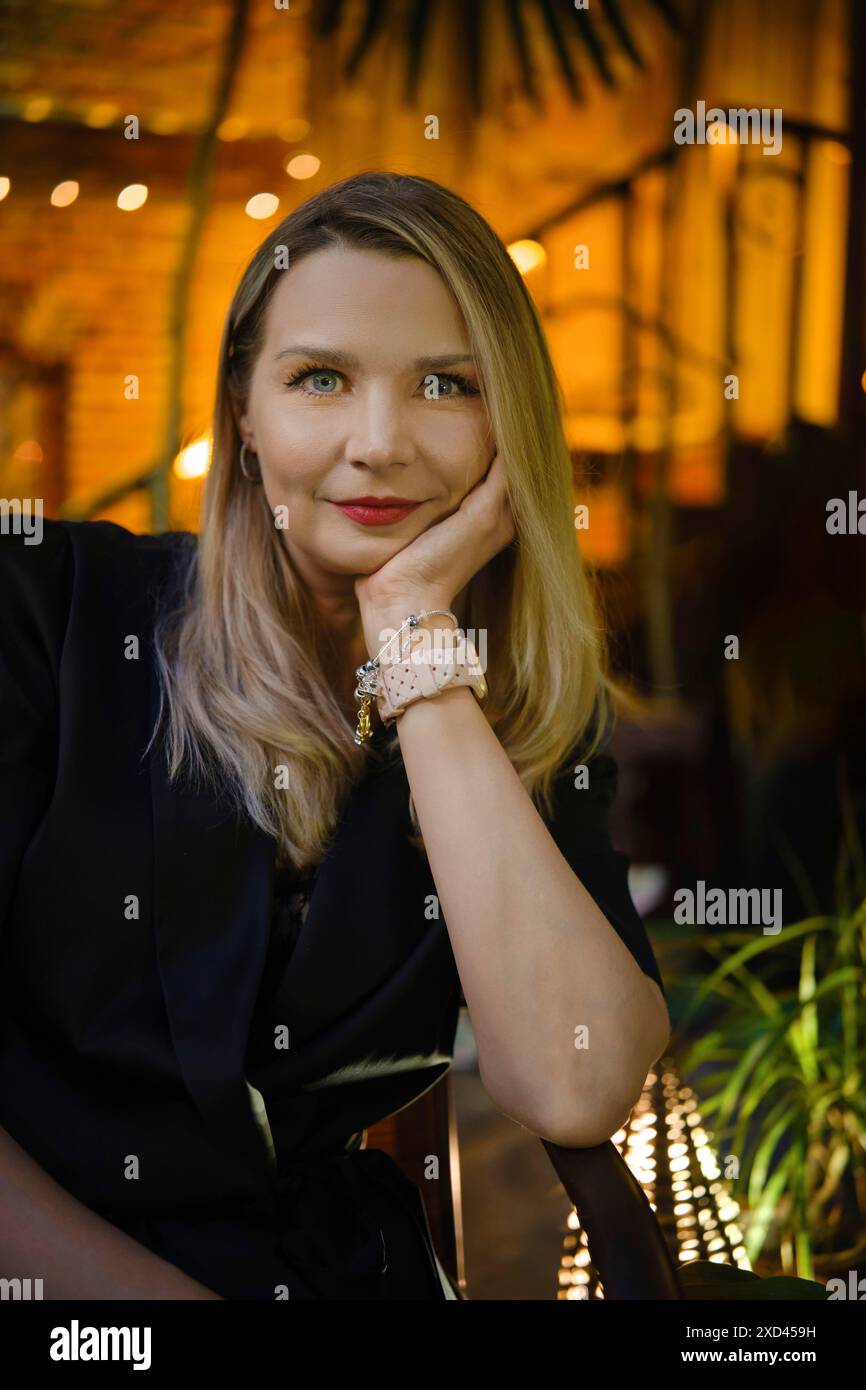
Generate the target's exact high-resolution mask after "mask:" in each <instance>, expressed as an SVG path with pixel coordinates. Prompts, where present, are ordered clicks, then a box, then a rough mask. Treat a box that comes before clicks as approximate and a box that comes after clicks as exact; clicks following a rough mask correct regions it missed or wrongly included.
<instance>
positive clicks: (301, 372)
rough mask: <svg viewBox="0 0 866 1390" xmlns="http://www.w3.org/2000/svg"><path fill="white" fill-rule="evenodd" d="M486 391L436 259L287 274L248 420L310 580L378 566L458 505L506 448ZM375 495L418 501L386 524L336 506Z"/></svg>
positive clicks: (317, 256) (270, 493) (361, 254)
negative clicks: (499, 441) (497, 443)
mask: <svg viewBox="0 0 866 1390" xmlns="http://www.w3.org/2000/svg"><path fill="white" fill-rule="evenodd" d="M478 386H479V377H478V371H477V369H476V366H475V364H474V362H473V360H472V358H471V356H470V347H469V339H468V336H467V333H466V329H465V326H464V324H463V320H462V316H461V314H460V311H459V309H458V307H457V305H456V303H455V301H454V300H453V298H452V296H451V293H450V291H449V290H448V289H447V288H446V286H445V284H444V282H443V281H442V279H441V278H440V276H439V275H438V274H437V272H436V271H435V270H434V269H433V268H432V266H430V265H428V264H427V263H426V262H424V261H421V260H418V259H416V258H414V257H413V258H409V257H403V258H395V257H390V256H386V255H382V254H381V253H379V252H371V251H355V250H345V249H336V248H329V249H328V250H325V251H317V252H314V253H312V254H310V255H308V256H306V257H305V258H304V259H303V260H302V261H300V262H299V263H298V265H297V266H295V267H294V268H293V269H292V270H291V271H287V272H285V273H284V275H283V276H282V279H281V280H280V282H279V284H278V286H277V288H276V290H275V291H274V294H273V297H272V299H271V302H270V305H269V308H268V314H267V323H266V335H265V342H264V347H263V349H262V351H261V353H260V354H259V357H258V359H257V361H256V364H255V368H254V371H253V375H252V381H251V385H250V392H249V398H248V400H247V402H246V411H245V413H244V414H243V415H242V416H241V417H240V421H239V423H240V428H241V434H242V437H243V439H244V441H245V442H246V443H247V444H248V445H249V447H250V449H252V450H253V451H254V452H255V453H256V454H257V455H258V460H259V466H260V468H261V473H262V483H263V486H264V490H265V494H266V496H267V500H268V504H269V506H270V507H271V508H272V509H274V508H276V507H279V506H281V505H284V506H285V507H286V508H287V515H288V524H287V527H286V529H285V530H283V531H281V535H282V538H283V540H284V543H285V545H286V546H287V548H288V550H289V552H290V554H291V555H292V558H293V560H294V562H295V564H296V567H297V568H298V571H299V573H300V574H301V576H302V577H303V578H305V579H307V580H308V582H310V583H311V584H312V585H313V586H314V587H318V586H319V585H322V584H324V587H326V588H327V587H329V585H328V579H329V578H330V577H336V576H357V575H366V574H371V573H372V572H373V571H374V570H377V569H379V568H380V567H381V566H382V565H384V564H385V563H386V562H387V561H388V560H390V559H391V558H392V557H393V556H394V555H396V554H397V553H398V551H400V550H402V549H403V548H404V546H407V545H408V544H409V543H410V542H411V541H413V540H414V539H415V538H416V537H417V536H419V535H420V534H421V533H422V532H423V531H426V530H427V528H428V527H430V526H432V525H433V524H434V523H435V522H437V521H439V520H441V519H442V518H443V517H445V516H448V515H449V514H450V513H451V512H453V511H455V510H456V509H457V507H458V506H459V505H460V502H461V501H462V499H463V497H464V496H465V495H466V493H467V492H468V491H469V490H470V489H471V488H472V487H473V486H474V485H475V484H476V483H477V482H478V481H479V480H480V479H481V478H482V477H483V476H484V474H485V473H486V471H487V468H488V466H489V464H490V462H491V460H492V458H493V455H494V453H495V447H494V441H493V439H492V436H491V433H490V425H489V421H488V417H487V412H486V410H485V408H484V406H483V404H482V401H481V397H480V396H479V395H478V394H476V393H477V392H478ZM437 387H438V396H437ZM253 466H254V461H253ZM248 486H251V484H248ZM363 497H374V498H388V497H399V498H409V499H411V500H412V501H413V502H416V503H417V504H418V505H417V506H416V507H415V508H414V509H413V510H411V511H409V512H408V514H407V513H405V512H403V513H396V514H395V516H394V518H391V517H389V516H388V515H387V514H385V517H384V520H385V524H381V525H379V524H370V522H371V516H370V514H369V513H357V514H356V515H354V516H353V515H351V514H348V513H346V512H345V511H343V510H341V508H340V507H339V506H336V505H335V503H338V502H348V501H351V500H353V499H357V498H363ZM372 519H373V520H376V519H377V518H376V517H375V515H374V516H373V518H372ZM338 587H339V585H338Z"/></svg>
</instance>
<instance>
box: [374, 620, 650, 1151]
mask: <svg viewBox="0 0 866 1390" xmlns="http://www.w3.org/2000/svg"><path fill="white" fill-rule="evenodd" d="M380 621H381V627H382V628H385V627H387V626H389V624H390V625H391V626H393V627H398V626H399V624H400V622H401V621H402V615H401V617H399V618H396V620H395V615H390V616H389V615H382V616H381V619H380ZM434 621H440V622H441V621H442V620H441V619H438V620H434V619H430V620H429V623H430V625H431V626H432V625H433V623H434ZM397 729H398V733H399V738H400V745H401V751H402V754H403V763H404V766H405V768H406V775H407V777H408V779H409V785H410V787H411V791H412V798H413V801H414V804H415V810H416V812H417V815H418V821H419V824H420V826H421V830H422V833H423V835H424V843H425V846H426V850H427V857H428V860H429V863H430V868H431V871H432V874H433V878H434V881H435V883H436V889H437V894H438V897H439V900H440V903H441V906H442V910H443V914H444V916H445V920H446V922H447V926H448V931H449V934H450V937H451V944H452V948H453V950H454V956H455V960H456V962H457V968H458V971H459V973H460V979H461V983H462V985H463V993H464V995H465V997H466V1002H467V1005H468V1008H469V1012H470V1015H471V1018H472V1026H473V1030H474V1032H475V1036H476V1039H477V1043H478V1054H479V1068H480V1071H481V1078H482V1081H483V1083H484V1087H485V1089H486V1091H487V1092H488V1094H489V1095H490V1097H491V1099H492V1100H493V1101H494V1103H495V1104H496V1105H497V1106H498V1107H499V1108H500V1109H501V1110H503V1111H504V1112H505V1113H506V1114H508V1115H510V1116H511V1117H512V1118H513V1119H516V1120H517V1121H518V1122H519V1123H521V1124H523V1125H525V1126H526V1127H527V1128H529V1129H531V1130H532V1131H533V1132H535V1133H538V1134H540V1135H541V1136H542V1137H543V1138H546V1139H550V1140H552V1141H553V1142H554V1143H557V1144H562V1145H564V1146H567V1147H590V1146H592V1145H594V1144H600V1143H602V1142H604V1140H605V1139H608V1138H610V1136H611V1135H612V1134H614V1133H615V1132H616V1130H617V1129H618V1128H619V1127H620V1126H621V1125H622V1124H623V1123H624V1122H625V1120H626V1119H627V1117H628V1115H629V1113H630V1111H631V1108H632V1106H633V1105H634V1103H635V1102H636V1100H637V1099H638V1097H639V1096H640V1093H641V1089H642V1087H643V1084H644V1082H645V1080H646V1076H647V1072H648V1071H649V1070H650V1067H651V1066H652V1064H653V1063H654V1062H655V1061H656V1060H657V1059H658V1057H659V1056H660V1054H661V1053H662V1051H663V1050H664V1048H665V1046H666V1043H667V1040H668V1037H669V1034H670V1024H669V1018H668V1012H667V1007H666V1005H665V1002H664V997H663V995H662V993H661V991H660V989H659V988H658V985H657V984H656V983H655V981H654V980H651V979H650V978H649V976H648V975H646V974H645V973H644V971H643V970H641V968H640V966H639V965H638V964H637V962H636V960H635V959H634V957H633V956H632V954H631V952H630V951H629V949H628V947H627V946H625V944H624V943H623V941H622V940H621V939H620V937H619V935H618V934H617V932H616V931H615V930H614V928H613V927H612V926H611V925H610V923H609V922H608V921H607V919H606V917H605V916H604V914H603V913H602V911H601V910H600V908H599V907H598V905H597V904H596V902H595V900H594V899H593V898H592V897H591V895H590V894H589V893H588V892H587V890H586V889H585V888H584V886H583V884H582V883H581V882H580V879H579V878H578V877H577V875H576V874H575V873H574V872H573V871H572V869H571V867H570V865H569V864H568V863H567V861H566V859H565V858H564V856H563V855H562V854H561V853H560V850H559V848H558V846H557V845H556V843H555V841H554V839H553V837H552V835H551V834H550V832H549V831H548V829H547V826H546V825H545V824H544V821H543V820H542V818H541V816H540V815H539V813H538V811H537V809H536V807H535V806H534V804H533V802H532V799H531V797H530V796H529V794H528V793H527V791H526V790H525V788H524V786H523V784H522V782H521V781H520V778H519V777H518V775H517V773H516V771H515V769H514V768H513V766H512V764H511V762H510V760H509V758H508V755H507V754H506V752H505V750H504V748H503V747H502V745H501V743H500V742H499V740H498V739H497V737H496V735H495V733H494V732H493V730H492V729H491V727H490V725H489V724H488V722H487V720H486V718H485V716H484V713H483V711H482V710H481V708H480V707H479V705H478V703H477V701H476V699H475V696H474V695H473V694H472V692H471V691H470V690H468V689H466V688H465V687H458V688H457V689H455V690H450V691H444V692H443V693H442V694H441V695H438V696H437V697H436V698H435V699H430V700H417V701H415V702H414V703H413V704H411V705H409V706H408V707H407V708H406V709H405V710H404V712H403V714H402V715H401V716H400V718H399V720H398V723H397ZM591 775H592V773H591V771H590V776H591ZM577 1030H580V1034H579V1035H578V1034H577ZM576 1036H579V1037H580V1039H581V1041H585V1043H586V1045H585V1046H582V1047H580V1048H578V1047H577V1046H576V1044H575V1039H576Z"/></svg>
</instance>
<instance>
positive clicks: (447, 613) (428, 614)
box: [355, 608, 458, 744]
mask: <svg viewBox="0 0 866 1390" xmlns="http://www.w3.org/2000/svg"><path fill="white" fill-rule="evenodd" d="M437 613H439V614H441V615H442V616H443V617H445V618H453V619H454V622H455V623H457V622H458V619H457V614H456V613H452V612H451V609H450V608H425V609H423V610H422V611H421V612H420V613H410V614H409V616H408V618H406V619H404V621H403V622H402V623H401V624H400V626H399V627H398V629H397V631H396V632H395V633H394V635H393V637H389V638H388V641H387V642H386V643H385V645H384V647H382V648H381V649H380V650H379V651H378V652H377V653H376V655H375V656H372V657H370V660H369V661H365V662H363V664H362V665H361V666H359V667H358V668H357V670H356V671H355V676H356V679H357V682H358V684H357V685H356V687H355V699H356V700H357V702H358V727H357V728H356V730H355V742H356V743H358V744H361V743H366V742H367V739H369V738H371V737H372V734H373V731H372V729H371V727H370V705H371V704H372V702H373V700H374V699H375V698H376V695H377V693H378V690H379V666H380V658H381V656H382V653H383V652H386V651H387V650H388V648H389V647H390V645H391V643H392V642H393V641H395V640H396V638H398V637H399V636H400V633H401V632H402V631H403V629H404V628H405V627H408V628H411V629H412V630H413V631H414V629H415V628H416V627H417V626H418V624H419V623H420V622H421V620H422V618H432V617H433V616H434V615H435V614H437Z"/></svg>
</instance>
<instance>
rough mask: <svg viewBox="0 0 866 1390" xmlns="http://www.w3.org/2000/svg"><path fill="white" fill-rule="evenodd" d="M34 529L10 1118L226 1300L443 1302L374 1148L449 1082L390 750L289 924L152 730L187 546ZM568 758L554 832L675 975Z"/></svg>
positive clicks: (12, 619)
mask: <svg viewBox="0 0 866 1390" xmlns="http://www.w3.org/2000/svg"><path fill="white" fill-rule="evenodd" d="M43 531H44V534H43V536H42V539H41V543H39V544H36V545H26V544H24V542H23V540H22V538H21V537H19V536H17V535H15V534H11V533H10V534H2V533H0V1125H2V1126H3V1127H4V1128H5V1129H6V1130H7V1131H8V1132H9V1133H10V1134H11V1135H12V1137H13V1138H14V1139H16V1140H17V1141H18V1142H19V1143H20V1144H21V1145H22V1147H23V1148H24V1149H25V1150H26V1151H27V1152H28V1153H29V1154H30V1155H31V1157H32V1158H33V1159H34V1161H35V1162H37V1163H38V1164H40V1165H41V1166H42V1167H43V1168H44V1169H45V1170H46V1171H47V1172H48V1173H49V1174H50V1175H51V1176H52V1177H54V1178H55V1180H56V1181H57V1182H59V1183H60V1185H61V1186H63V1187H65V1188H66V1189H67V1191H69V1192H71V1193H72V1194H73V1196H75V1197H77V1198H78V1200H79V1201H81V1202H83V1203H84V1204H85V1205H87V1206H89V1207H90V1208H91V1209H92V1210H94V1211H96V1212H99V1213H101V1214H102V1215H103V1216H104V1217H105V1218H106V1219H107V1220H109V1221H111V1222H113V1223H115V1224H116V1225H117V1226H118V1227H120V1228H121V1229H123V1230H126V1231H127V1232H128V1233H129V1234H130V1235H132V1236H133V1238H134V1239H137V1240H138V1241H140V1242H141V1243H142V1244H144V1245H146V1246H148V1247H149V1248H150V1249H151V1250H153V1251H154V1252H155V1253H156V1254H158V1255H159V1256H161V1257H162V1258H163V1259H166V1260H168V1261H169V1262H171V1263H173V1264H175V1265H176V1266H177V1267H178V1268H179V1269H182V1270H184V1271H185V1272H186V1273H188V1274H189V1275H190V1276H191V1277H193V1278H195V1279H198V1280H200V1281H201V1282H202V1283H204V1284H206V1285H207V1286H208V1287H209V1288H212V1289H214V1290H215V1291H216V1292H217V1293H219V1294H221V1295H222V1296H223V1297H224V1298H227V1299H243V1300H265V1301H269V1302H270V1301H273V1300H274V1299H276V1298H280V1297H286V1296H288V1297H290V1298H291V1300H292V1301H294V1300H296V1299H320V1298H349V1299H352V1298H362V1299H363V1298H373V1299H379V1298H384V1299H392V1298H396V1299H402V1298H422V1299H427V1298H433V1299H438V1298H443V1297H444V1294H443V1291H442V1287H441V1283H440V1282H439V1280H438V1276H437V1270H436V1266H435V1263H434V1260H433V1257H432V1245H431V1241H430V1236H429V1230H428V1228H427V1223H426V1217H425V1214H424V1208H423V1203H422V1199H421V1192H420V1190H419V1188H418V1187H416V1186H415V1184H414V1183H412V1182H410V1181H409V1180H408V1179H407V1178H406V1177H405V1176H404V1175H403V1174H402V1172H401V1171H400V1170H399V1168H398V1167H397V1165H396V1164H395V1163H394V1162H393V1161H392V1160H391V1159H390V1158H388V1157H387V1156H386V1155H385V1154H384V1153H382V1152H381V1151H380V1150H376V1149H361V1148H360V1147H359V1145H360V1141H361V1135H362V1133H363V1130H364V1129H369V1128H370V1127H371V1126H373V1125H375V1124H377V1123H378V1122H379V1121H381V1120H384V1119H386V1118H387V1117H388V1116H390V1115H393V1114H395V1113H397V1112H398V1111H400V1110H402V1109H403V1108H404V1107H405V1106H407V1105H409V1104H410V1103H411V1102H412V1101H414V1100H415V1099H417V1098H418V1097H419V1096H421V1095H422V1094H424V1092H425V1091H427V1090H428V1089H429V1088H430V1087H432V1086H433V1085H435V1084H436V1083H437V1082H438V1081H440V1080H441V1078H442V1077H443V1076H444V1075H445V1074H446V1073H447V1071H448V1068H449V1067H450V1065H451V1062H452V1058H453V1044H454V1036H455V1030H456V1027H457V1021H458V1017H459V1010H460V1005H461V1002H462V998H461V994H462V992H461V985H460V979H459V974H458V971H457V964H456V960H455V958H454V952H453V950H452V948H451V943H450V939H449V934H448V929H447V924H446V922H445V920H444V916H443V914H442V913H441V911H440V910H439V903H438V897H437V894H436V884H435V882H434V880H433V875H432V872H431V870H430V866H429V863H428V862H427V857H426V855H424V854H423V853H422V852H421V851H420V850H419V849H418V848H417V847H416V846H415V845H414V844H412V843H411V841H410V838H409V830H410V825H409V815H408V797H409V792H410V788H409V782H408V778H407V775H406V770H405V767H404V766H403V762H402V758H400V757H399V756H395V757H394V759H393V761H392V760H390V758H389V757H382V758H381V759H379V758H378V756H372V754H373V753H374V752H375V751H376V750H374V749H372V748H371V749H370V752H371V757H370V759H368V767H367V768H366V769H365V770H364V774H363V776H362V777H361V778H360V780H359V782H358V784H357V785H356V786H355V787H354V788H353V789H352V794H351V796H350V797H349V798H348V801H347V804H346V806H345V808H344V810H343V813H342V815H341V816H340V818H339V823H338V824H337V826H336V828H335V833H334V836H333V840H332V842H331V844H330V846H329V848H328V850H327V853H326V855H325V856H324V858H323V860H322V861H321V863H320V864H319V865H318V868H317V872H316V875H315V882H314V883H313V884H312V885H308V886H307V890H308V891H309V901H308V915H307V916H306V918H304V916H303V913H302V914H301V917H300V920H298V918H297V916H293V913H292V909H291V905H290V904H289V906H288V915H287V916H285V915H282V914H283V913H284V906H285V905H284V906H280V904H281V901H282V899H283V897H284V893H283V889H285V888H286V886H287V885H286V883H285V882H284V883H283V885H282V889H280V888H278V887H277V886H276V885H275V880H274V866H275V854H276V851H277V846H276V844H275V842H274V840H273V838H272V837H271V836H269V835H267V834H265V832H264V831H263V830H261V829H259V827H257V826H255V825H253V824H252V823H251V822H250V821H248V820H247V819H246V817H239V816H238V815H237V814H236V813H235V810H234V807H233V804H232V801H231V798H225V797H223V795H222V794H221V793H220V792H219V791H216V792H215V791H213V790H212V789H209V788H208V787H200V786H195V785H189V784H188V783H187V781H186V779H183V780H182V781H181V782H180V783H174V782H171V781H170V779H169V778H168V775H167V771H166V766H165V757H164V751H165V750H164V741H163V739H162V738H160V739H153V738H152V733H153V730H154V727H155V724H156V721H157V716H158V712H159V710H160V687H159V680H158V672H157V668H156V663H155V661H154V652H153V640H152V639H153V633H154V618H155V611H156V609H157V607H159V602H158V601H160V602H161V600H162V599H163V597H164V599H165V603H166V607H167V608H173V606H174V604H175V602H176V601H178V600H179V597H180V593H181V590H182V585H181V583H180V581H181V580H182V579H183V577H184V575H185V573H186V562H187V560H188V559H190V558H192V557H193V556H194V555H195V550H196V538H195V537H194V536H192V535H191V534H189V533H186V532H166V533H164V534H163V535H160V536H150V535H135V534H133V533H131V532H128V531H126V530H125V529H124V528H122V527H119V526H117V525H115V524H114V523H113V522H107V521H106V522H63V521H53V520H48V519H46V520H45V521H44V523H43ZM181 561H182V562H183V563H181ZM130 634H135V635H136V636H137V637H138V638H139V642H140V647H139V650H138V655H137V659H126V656H127V655H129V656H130V658H131V657H132V656H134V655H135V653H131V652H129V651H128V650H127V649H128V644H129V641H130ZM391 738H392V743H394V742H396V748H395V753H396V754H399V740H398V739H397V737H396V733H393V734H392V736H391ZM374 740H375V741H376V747H377V749H378V752H379V753H383V754H384V753H385V751H386V750H385V748H384V744H385V743H386V742H387V740H386V739H383V738H382V737H381V730H380V729H377V731H376V734H374ZM574 761H575V760H574V759H572V758H566V759H564V760H563V764H562V767H561V769H560V770H559V774H558V776H557V777H556V779H555V788H554V790H555V794H554V798H553V800H554V805H553V809H552V813H551V814H550V815H549V816H546V817H545V822H546V824H547V826H548V829H549V830H550V833H551V835H552V837H553V839H554V842H555V843H556V844H557V846H558V848H559V849H560V851H561V853H562V855H563V856H564V858H565V860H566V862H567V863H568V864H569V865H570V867H571V868H572V869H573V871H574V872H575V874H576V875H577V877H578V878H579V879H580V881H581V882H582V883H583V885H584V886H585V888H586V889H587V891H588V892H589V893H590V895H591V896H592V897H593V898H594V900H595V901H596V902H597V903H598V904H599V906H600V908H601V910H602V911H603V912H604V914H605V916H606V918H607V920H608V921H609V923H610V925H611V929H612V930H613V931H615V932H617V933H618V934H619V936H620V937H621V938H622V940H623V942H624V943H625V944H626V946H627V947H628V949H629V951H630V952H631V953H632V955H633V957H634V959H635V960H636V961H637V963H638V964H639V966H640V967H641V969H642V970H643V971H644V972H645V973H646V974H648V975H649V976H650V977H651V978H653V979H655V980H656V981H657V982H658V983H659V984H660V985H661V986H662V989H663V988H664V986H663V984H662V980H661V975H660V973H659V969H658V965H657V962H656V960H655V957H654V955H653V951H652V947H651V945H650V942H649V939H648V937H647V934H646V930H645V928H644V925H643V923H642V922H641V919H640V917H639V915H638V913H637V911H636V908H635V906H634V903H633V901H632V899H631V896H630V893H629V886H628V877H627V875H628V861H627V859H626V856H625V855H624V854H622V853H620V852H619V851H617V850H615V849H614V847H613V845H612V844H611V840H610V836H609V832H608V812H609V809H610V806H611V805H612V803H613V800H614V796H615V792H616V780H617V779H616V764H615V762H614V760H613V758H612V757H610V756H609V755H608V754H607V753H606V752H601V753H599V754H598V755H597V756H596V759H595V760H594V762H593V765H592V776H591V786H590V787H588V788H579V787H578V786H577V783H576V780H575V777H574ZM296 886H297V885H296ZM302 891H303V890H302ZM370 903H374V904H375V910H374V911H373V912H367V910H366V909H367V905H368V904H370ZM296 906H297V904H296ZM577 929H578V926H577V924H575V930H577ZM280 1029H282V1030H283V1032H282V1033H280V1032H279V1031H278V1030H280ZM286 1034H287V1037H285V1035H286ZM281 1039H285V1041H287V1043H288V1046H286V1047H281V1046H280V1045H277V1046H275V1041H277V1042H278V1043H279V1041H280V1040H281ZM250 1087H252V1088H253V1089H254V1091H258V1092H259V1093H260V1094H261V1096H262V1097H263V1104H264V1106H265V1107H266V1111H267V1117H268V1121H269V1125H270V1131H271V1134H272V1138H273V1148H274V1157H275V1163H273V1164H271V1163H270V1162H269V1161H268V1154H267V1149H266V1145H265V1139H264V1137H263V1132H262V1130H261V1129H260V1128H259V1127H258V1126H257V1124H256V1120H255V1117H254V1113H253V1110H252V1107H251V1092H250ZM253 1098H254V1097H253ZM36 1272H37V1273H38V1271H36ZM45 1293H46V1298H49V1299H50V1298H51V1297H52V1293H51V1290H50V1289H49V1288H48V1287H46V1291H45Z"/></svg>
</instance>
